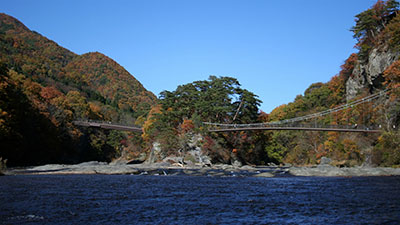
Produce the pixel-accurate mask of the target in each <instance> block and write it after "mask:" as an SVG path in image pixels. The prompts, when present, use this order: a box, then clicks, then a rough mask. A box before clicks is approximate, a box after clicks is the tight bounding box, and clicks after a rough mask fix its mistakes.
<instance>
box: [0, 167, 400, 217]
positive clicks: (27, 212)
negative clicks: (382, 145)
mask: <svg viewBox="0 0 400 225" xmlns="http://www.w3.org/2000/svg"><path fill="white" fill-rule="evenodd" d="M0 223H2V224H400V177H399V176H394V177H353V178H346V177H329V178H327V177H325V178H323V177H280V178H253V177H207V176H199V177H193V176H138V175H18V176H3V177H0Z"/></svg>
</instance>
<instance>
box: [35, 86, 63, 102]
mask: <svg viewBox="0 0 400 225" xmlns="http://www.w3.org/2000/svg"><path fill="white" fill-rule="evenodd" d="M61 95H63V94H62V93H61V92H60V91H59V90H57V89H56V88H55V87H52V86H49V87H44V88H42V89H41V91H40V96H41V97H42V98H43V99H44V100H46V101H50V100H51V99H53V98H56V97H59V96H61Z"/></svg>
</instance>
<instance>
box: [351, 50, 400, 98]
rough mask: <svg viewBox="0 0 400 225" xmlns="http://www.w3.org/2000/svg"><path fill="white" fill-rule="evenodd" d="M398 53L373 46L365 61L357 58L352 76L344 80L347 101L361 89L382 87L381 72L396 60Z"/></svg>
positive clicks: (372, 90)
mask: <svg viewBox="0 0 400 225" xmlns="http://www.w3.org/2000/svg"><path fill="white" fill-rule="evenodd" d="M399 56H400V53H399V52H396V51H393V50H391V49H389V48H387V47H386V48H385V49H384V50H380V49H378V48H374V49H373V50H372V51H371V53H370V54H369V56H368V59H367V60H366V61H365V60H364V61H363V60H358V61H357V62H356V64H355V66H354V70H353V73H352V76H350V77H349V79H348V80H347V81H346V99H347V101H349V100H351V99H353V98H354V97H356V96H357V95H358V94H359V93H360V92H361V91H363V90H368V91H369V92H374V91H375V90H376V89H382V88H383V81H384V77H383V72H384V71H385V70H386V69H387V68H388V67H389V66H390V65H391V64H392V63H393V62H395V61H396V60H398V59H399Z"/></svg>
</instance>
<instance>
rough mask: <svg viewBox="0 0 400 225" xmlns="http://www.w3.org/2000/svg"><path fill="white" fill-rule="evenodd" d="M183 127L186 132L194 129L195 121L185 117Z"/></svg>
mask: <svg viewBox="0 0 400 225" xmlns="http://www.w3.org/2000/svg"><path fill="white" fill-rule="evenodd" d="M181 129H182V131H183V132H184V133H187V132H190V131H192V130H193V129H194V123H193V121H192V120H189V119H184V120H183V122H182V124H181Z"/></svg>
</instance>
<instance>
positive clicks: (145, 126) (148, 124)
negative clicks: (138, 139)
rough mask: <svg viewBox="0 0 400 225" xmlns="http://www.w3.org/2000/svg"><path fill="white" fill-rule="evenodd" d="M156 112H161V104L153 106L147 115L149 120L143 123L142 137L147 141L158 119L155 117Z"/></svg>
mask: <svg viewBox="0 0 400 225" xmlns="http://www.w3.org/2000/svg"><path fill="white" fill-rule="evenodd" d="M155 114H161V105H156V106H153V107H152V108H151V110H150V112H149V115H148V116H147V120H146V121H145V122H144V124H143V127H142V129H143V134H142V138H143V140H145V141H148V140H149V139H150V129H151V128H152V125H153V123H154V122H155V121H156V120H155V118H154V115H155Z"/></svg>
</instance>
